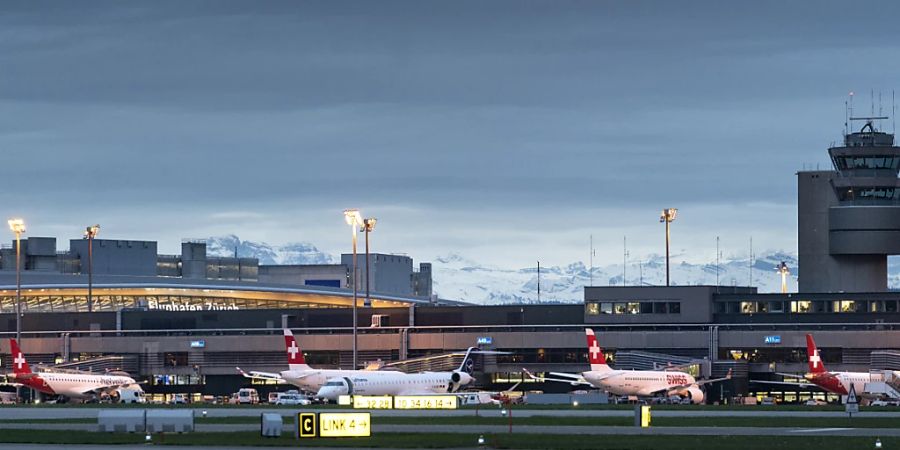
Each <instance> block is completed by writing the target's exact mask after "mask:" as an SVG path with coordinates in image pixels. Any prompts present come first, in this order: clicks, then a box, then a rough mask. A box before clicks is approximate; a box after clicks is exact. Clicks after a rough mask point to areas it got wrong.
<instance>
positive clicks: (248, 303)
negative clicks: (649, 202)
mask: <svg viewBox="0 0 900 450" xmlns="http://www.w3.org/2000/svg"><path fill="white" fill-rule="evenodd" d="M829 153H830V155H831V157H832V161H833V162H834V170H833V171H814V172H800V173H799V174H798V203H799V205H798V216H799V230H798V234H799V253H800V264H801V266H800V272H799V274H800V292H799V293H786V294H760V293H757V291H756V289H755V288H753V287H734V286H728V287H724V286H672V287H662V286H618V287H593V286H587V287H585V289H584V302H583V303H579V304H568V305H567V304H543V305H507V306H477V305H471V304H466V303H465V300H466V299H454V300H458V301H449V300H443V299H438V298H437V297H436V296H434V295H433V293H432V279H431V266H430V264H428V263H421V264H420V265H419V267H418V270H415V269H414V267H413V263H412V259H411V258H409V257H406V256H398V255H389V254H373V255H371V257H370V259H369V261H370V264H371V267H370V271H369V273H370V275H369V276H370V277H371V283H370V284H369V286H370V287H371V295H370V297H371V306H365V305H364V298H365V286H366V284H367V283H366V281H365V280H364V279H360V280H358V281H354V278H362V276H363V275H362V274H364V273H365V270H364V264H365V263H366V259H365V257H364V256H363V255H360V257H359V265H360V266H361V267H363V270H360V271H358V272H359V273H360V277H353V273H352V272H353V271H352V263H351V262H350V260H349V257H350V256H349V255H344V256H342V259H341V263H340V264H333V265H308V266H306V265H296V266H266V265H260V264H259V262H258V261H257V260H256V259H253V258H237V257H211V256H208V255H207V254H206V248H205V245H204V244H203V242H201V241H186V242H184V243H183V244H182V253H181V255H159V254H158V253H157V251H156V243H155V242H150V241H114V240H95V241H94V243H93V245H94V248H93V258H94V261H93V283H92V285H91V286H90V288H91V289H90V290H91V293H92V295H91V302H90V307H89V305H88V304H89V302H88V288H89V286H88V276H87V267H88V266H89V263H88V261H87V259H86V258H87V247H86V246H87V241H84V240H81V239H77V240H72V241H71V242H70V248H69V250H68V251H65V252H58V251H57V249H56V241H55V238H35V237H32V238H29V239H27V240H23V241H22V242H23V244H22V247H23V248H22V254H23V273H22V300H23V304H24V305H25V309H24V313H25V314H24V317H23V319H22V320H23V322H22V323H23V339H22V340H23V342H22V346H23V350H24V351H25V352H26V354H27V356H28V358H29V362H31V363H32V366H34V365H35V363H44V364H61V365H63V366H65V367H70V368H81V369H84V368H86V367H85V366H86V365H87V366H89V367H90V368H92V369H94V370H104V369H113V368H116V369H124V370H126V371H128V372H130V373H132V374H133V375H135V377H136V378H138V379H144V380H147V384H146V385H145V390H146V391H147V392H148V394H149V395H151V396H156V397H157V398H159V399H163V398H165V396H168V395H171V394H174V393H190V394H193V395H197V396H199V395H202V394H206V395H228V394H230V393H232V392H235V391H236V390H237V389H239V388H240V387H244V386H248V385H250V384H251V381H250V380H248V379H246V378H243V377H241V376H240V375H239V374H238V372H237V370H236V369H235V367H241V368H243V369H245V370H261V371H270V372H271V371H280V370H284V369H286V357H285V353H284V349H283V346H284V341H283V339H282V337H281V329H282V328H283V327H289V328H291V329H292V330H293V331H294V334H295V336H297V339H298V342H299V345H300V347H301V348H302V350H303V352H304V354H305V355H306V360H307V362H308V363H309V364H311V365H313V366H321V367H343V368H349V367H351V366H352V323H353V322H352V312H351V311H352V310H351V308H350V306H351V305H352V298H353V297H352V286H353V283H354V282H357V283H358V287H359V288H360V289H359V300H358V305H359V306H360V308H359V324H360V327H359V353H360V361H361V362H369V361H375V360H382V361H384V362H390V361H397V360H402V359H406V358H413V357H417V356H425V355H431V354H439V353H446V352H451V351H458V350H462V349H465V348H467V347H470V346H472V345H475V344H476V343H477V344H478V345H479V346H481V347H484V348H490V349H496V350H505V351H509V352H510V353H511V354H509V355H496V356H486V357H484V358H483V359H482V360H480V361H478V363H477V365H478V369H480V375H479V377H478V384H479V385H480V386H482V387H488V388H506V387H508V386H510V385H511V384H513V383H516V382H520V381H523V382H524V383H523V385H522V386H524V389H526V390H544V391H548V392H551V391H567V390H571V389H573V387H572V386H569V385H566V384H553V383H537V382H534V381H533V380H528V379H523V375H522V369H523V368H525V369H529V370H530V371H532V372H536V373H540V372H548V371H557V372H578V371H584V370H587V368H588V364H587V349H586V345H585V337H584V329H585V328H586V327H591V328H593V329H594V330H595V331H596V333H597V335H598V339H599V342H600V345H601V346H602V347H603V349H604V351H605V352H606V353H607V357H608V358H609V359H610V360H611V362H612V365H613V366H614V367H617V368H626V369H627V368H643V369H648V368H652V367H655V366H659V365H666V364H670V363H671V364H687V365H689V366H690V367H691V370H693V371H694V372H695V373H696V374H698V375H701V376H707V377H710V376H711V377H720V376H723V375H724V374H725V373H727V371H728V370H729V369H731V370H732V372H733V374H734V376H733V378H732V379H731V380H729V381H727V382H723V383H717V384H716V385H714V386H713V387H711V388H710V390H709V391H708V392H707V398H708V399H709V401H720V400H724V399H729V398H732V397H735V396H740V395H748V394H749V395H759V396H772V397H776V398H778V399H780V400H783V401H802V400H806V399H809V398H811V397H815V398H826V396H825V394H824V393H823V392H821V391H819V390H818V389H817V388H799V387H793V386H783V387H782V386H779V385H772V384H762V383H755V381H781V380H782V377H781V375H777V374H778V373H804V372H805V371H806V363H805V361H806V346H805V335H806V334H807V333H813V334H814V335H815V338H816V341H817V343H818V344H819V346H820V348H821V356H822V358H823V361H824V363H825V364H826V365H827V367H828V369H831V370H861V371H866V370H869V369H893V370H898V369H900V303H898V302H900V292H896V291H890V290H888V288H887V281H886V258H887V255H890V254H897V253H900V247H897V246H898V245H900V244H898V242H900V239H898V238H900V200H898V199H900V189H898V186H897V185H898V181H897V172H898V168H900V148H898V147H896V146H894V145H893V135H890V134H886V133H882V132H879V131H877V130H876V129H875V128H874V126H872V125H871V123H869V124H867V126H866V127H864V128H863V129H861V130H860V131H859V132H856V133H849V134H847V136H846V137H845V141H844V143H843V145H842V146H840V147H833V148H831V149H829ZM15 250H16V249H15V248H14V247H12V248H9V247H5V248H3V249H0V268H2V270H0V333H3V337H13V336H14V334H15V330H16V317H15V312H14V311H15V305H16V289H15V286H16V283H15V270H14V269H15ZM89 309H90V312H88V310H89ZM8 355H9V343H8V341H7V340H5V339H4V340H3V341H2V342H0V363H2V367H3V369H4V370H6V371H10V370H11V362H12V361H11V358H9V356H8ZM450 364H452V362H450ZM427 369H432V370H438V369H442V368H441V367H429V368H427ZM254 383H255V382H254ZM254 386H255V387H257V388H258V389H259V390H260V391H261V392H263V393H265V392H266V391H267V390H272V389H286V388H287V387H284V386H281V387H279V386H274V385H265V384H258V385H256V384H254ZM829 398H830V399H832V400H833V399H834V398H833V397H829Z"/></svg>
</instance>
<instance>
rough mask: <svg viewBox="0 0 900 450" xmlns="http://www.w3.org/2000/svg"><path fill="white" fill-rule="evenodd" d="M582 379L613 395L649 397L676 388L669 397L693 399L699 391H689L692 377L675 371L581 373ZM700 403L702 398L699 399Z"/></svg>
mask: <svg viewBox="0 0 900 450" xmlns="http://www.w3.org/2000/svg"><path fill="white" fill-rule="evenodd" d="M581 375H582V376H583V377H584V379H585V380H586V381H587V382H588V383H591V385H593V386H594V387H596V388H598V389H602V390H605V391H608V392H610V393H612V394H615V395H636V396H650V395H654V394H657V393H659V392H665V391H666V390H668V389H673V388H674V387H677V386H686V387H684V388H681V389H674V390H672V391H671V392H670V393H669V395H682V396H686V395H689V394H690V395H691V398H692V399H694V397H695V396H696V392H702V391H700V390H699V389H696V390H694V391H691V389H690V388H689V387H687V386H689V385H693V384H695V383H696V380H695V379H694V377H693V376H691V375H689V374H687V373H684V372H677V371H659V370H610V371H607V372H598V371H587V372H582V373H581ZM700 401H702V397H701V399H700Z"/></svg>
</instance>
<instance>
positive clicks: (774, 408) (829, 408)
mask: <svg viewBox="0 0 900 450" xmlns="http://www.w3.org/2000/svg"><path fill="white" fill-rule="evenodd" d="M0 408H176V409H185V408H187V409H251V408H266V409H284V410H288V411H291V410H297V409H300V408H302V409H351V408H350V407H348V406H338V405H334V404H332V405H310V406H303V407H300V406H288V405H285V406H276V405H269V404H259V405H215V404H207V403H192V404H188V405H165V404H107V403H102V404H99V403H86V404H79V403H64V404H46V403H44V404H38V405H34V404H24V405H0ZM460 409H464V410H473V411H474V410H475V409H476V407H475V406H462V407H460ZM477 409H480V410H483V411H484V410H491V409H498V406H496V405H480V406H478V407H477ZM513 409H514V410H518V409H527V410H626V411H630V410H633V409H634V405H624V404H623V405H579V406H577V407H574V406H572V405H516V406H514V407H513ZM653 409H654V410H655V411H698V410H701V411H844V406H843V405H825V406H805V405H778V406H762V405H653ZM859 410H860V411H864V412H879V411H880V412H900V407H895V406H860V408H859Z"/></svg>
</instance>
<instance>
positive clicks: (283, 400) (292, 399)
mask: <svg viewBox="0 0 900 450" xmlns="http://www.w3.org/2000/svg"><path fill="white" fill-rule="evenodd" d="M310 403H311V402H310V401H309V399H308V398H306V397H304V396H302V395H300V394H292V393H287V392H280V393H278V395H277V398H276V399H275V404H276V405H304V406H305V405H309V404H310Z"/></svg>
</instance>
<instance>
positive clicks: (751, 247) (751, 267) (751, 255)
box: [750, 236, 753, 287]
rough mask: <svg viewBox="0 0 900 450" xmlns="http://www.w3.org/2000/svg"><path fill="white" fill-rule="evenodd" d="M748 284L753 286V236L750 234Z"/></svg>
mask: <svg viewBox="0 0 900 450" xmlns="http://www.w3.org/2000/svg"><path fill="white" fill-rule="evenodd" d="M750 286H751V287H752V286H753V236H750Z"/></svg>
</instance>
